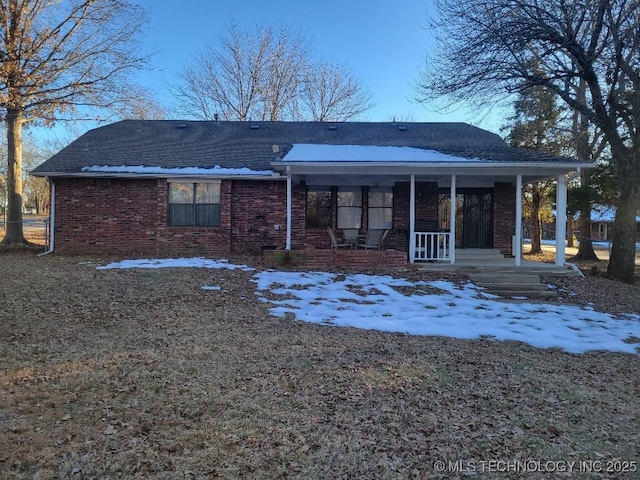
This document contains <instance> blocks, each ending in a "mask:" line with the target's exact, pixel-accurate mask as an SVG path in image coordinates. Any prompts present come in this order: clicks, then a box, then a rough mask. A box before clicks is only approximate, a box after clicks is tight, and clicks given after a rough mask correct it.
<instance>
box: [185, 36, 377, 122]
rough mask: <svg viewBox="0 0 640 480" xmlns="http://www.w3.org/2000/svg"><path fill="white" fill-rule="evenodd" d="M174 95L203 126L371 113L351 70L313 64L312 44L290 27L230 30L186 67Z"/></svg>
mask: <svg viewBox="0 0 640 480" xmlns="http://www.w3.org/2000/svg"><path fill="white" fill-rule="evenodd" d="M172 90H173V94H174V97H175V98H176V100H177V102H178V104H179V105H180V109H181V110H182V111H184V112H185V113H186V114H187V115H190V116H193V117H195V118H200V119H204V120H213V119H215V118H216V117H217V118H222V119H224V120H241V121H245V120H250V119H254V120H272V121H277V120H310V119H314V120H321V121H329V120H332V121H340V120H346V119H349V118H353V117H354V116H356V115H359V114H361V113H362V112H363V111H365V110H367V109H368V108H370V107H371V94H369V93H368V92H366V91H365V90H364V89H363V88H362V86H361V85H360V84H359V83H358V82H357V80H356V79H355V77H354V76H353V75H352V74H351V72H350V71H349V70H348V69H347V67H345V66H338V65H331V64H317V63H314V62H313V61H312V60H311V48H310V45H309V41H308V40H307V39H306V37H305V36H304V35H303V34H302V33H301V32H299V31H296V30H294V29H293V28H292V27H285V28H282V29H280V30H274V29H273V28H271V27H269V26H258V27H256V28H255V29H254V30H253V31H241V30H238V28H237V27H236V26H235V25H233V24H232V25H231V27H230V28H229V30H228V32H227V33H226V35H225V36H223V37H221V38H220V40H219V43H218V44H217V45H213V44H212V45H208V46H206V47H204V48H203V49H201V50H200V51H199V52H198V53H197V54H196V56H195V58H194V60H193V61H192V62H191V63H190V64H188V65H186V66H185V67H184V69H183V71H182V73H181V79H180V83H178V84H176V85H174V86H173V88H172Z"/></svg>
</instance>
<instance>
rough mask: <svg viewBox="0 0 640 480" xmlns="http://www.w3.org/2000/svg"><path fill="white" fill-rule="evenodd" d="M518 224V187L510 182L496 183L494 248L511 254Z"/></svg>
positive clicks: (494, 195)
mask: <svg viewBox="0 0 640 480" xmlns="http://www.w3.org/2000/svg"><path fill="white" fill-rule="evenodd" d="M515 225H516V187H514V186H513V185H511V184H510V183H496V184H495V188H494V193H493V248H499V249H500V253H502V254H505V255H511V253H512V252H511V250H512V243H511V242H512V238H513V235H515Z"/></svg>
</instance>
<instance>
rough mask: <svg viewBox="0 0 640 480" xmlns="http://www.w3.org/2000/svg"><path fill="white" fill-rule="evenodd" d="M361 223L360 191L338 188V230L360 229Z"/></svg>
mask: <svg viewBox="0 0 640 480" xmlns="http://www.w3.org/2000/svg"><path fill="white" fill-rule="evenodd" d="M361 223H362V189H361V188H360V187H339V188H338V228H360V226H361Z"/></svg>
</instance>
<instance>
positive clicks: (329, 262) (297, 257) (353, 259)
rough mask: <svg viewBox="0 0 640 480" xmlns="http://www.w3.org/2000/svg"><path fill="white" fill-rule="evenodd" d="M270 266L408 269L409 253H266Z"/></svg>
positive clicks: (344, 251)
mask: <svg viewBox="0 0 640 480" xmlns="http://www.w3.org/2000/svg"><path fill="white" fill-rule="evenodd" d="M265 259H266V262H267V264H268V265H271V266H274V267H280V266H288V265H295V266H301V267H307V268H321V269H324V268H331V267H344V268H347V267H348V268H376V267H381V266H389V267H406V266H407V253H406V252H399V251H397V250H333V249H330V248H329V249H327V248H325V249H314V248H307V249H305V250H293V251H291V252H283V251H273V252H265Z"/></svg>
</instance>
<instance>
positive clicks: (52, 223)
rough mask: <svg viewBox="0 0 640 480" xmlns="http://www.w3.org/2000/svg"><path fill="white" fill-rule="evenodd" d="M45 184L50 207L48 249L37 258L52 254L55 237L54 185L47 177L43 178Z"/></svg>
mask: <svg viewBox="0 0 640 480" xmlns="http://www.w3.org/2000/svg"><path fill="white" fill-rule="evenodd" d="M45 178H46V179H47V182H49V184H50V185H51V189H50V192H51V195H50V196H51V205H50V206H49V249H48V250H47V251H46V252H42V253H40V254H39V255H38V256H39V257H40V256H42V255H48V254H49V253H51V252H53V247H54V239H55V235H54V233H53V231H54V227H55V225H56V184H55V183H54V182H53V180H51V179H50V178H49V177H45Z"/></svg>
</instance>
